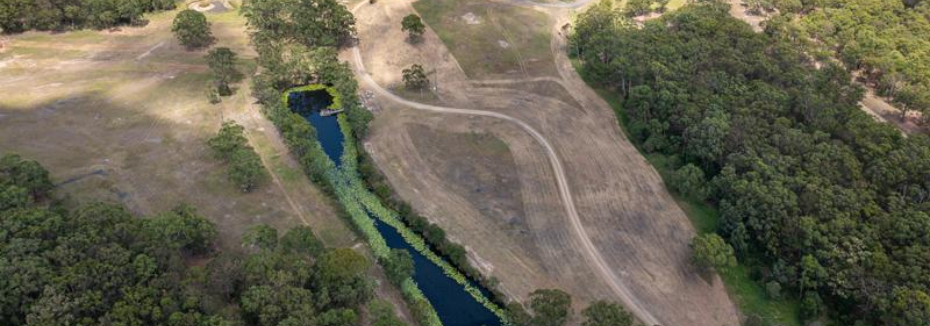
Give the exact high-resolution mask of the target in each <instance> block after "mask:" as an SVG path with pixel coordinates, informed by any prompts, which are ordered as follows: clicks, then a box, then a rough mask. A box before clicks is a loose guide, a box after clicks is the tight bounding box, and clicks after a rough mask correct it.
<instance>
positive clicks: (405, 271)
mask: <svg viewBox="0 0 930 326" xmlns="http://www.w3.org/2000/svg"><path fill="white" fill-rule="evenodd" d="M382 265H383V266H384V273H385V274H387V277H388V280H390V281H391V283H394V284H400V283H401V282H403V281H404V280H405V279H407V278H408V277H410V276H413V257H411V256H410V253H409V252H407V251H406V250H403V249H391V254H390V255H389V256H388V258H387V259H386V260H385V261H384V262H383V263H382Z"/></svg>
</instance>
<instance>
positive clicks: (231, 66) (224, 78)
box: [206, 47, 242, 96]
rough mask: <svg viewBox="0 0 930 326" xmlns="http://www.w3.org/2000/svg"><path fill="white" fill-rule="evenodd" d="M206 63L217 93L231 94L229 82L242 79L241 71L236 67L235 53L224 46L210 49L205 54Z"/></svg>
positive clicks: (221, 94) (222, 94)
mask: <svg viewBox="0 0 930 326" xmlns="http://www.w3.org/2000/svg"><path fill="white" fill-rule="evenodd" d="M206 59H207V65H209V66H210V71H211V72H212V73H213V82H214V83H215V84H216V90H217V95H219V96H229V95H232V89H230V88H229V84H230V83H235V82H238V81H240V80H242V73H241V72H239V70H237V69H236V53H235V52H233V51H232V50H230V49H229V48H226V47H218V48H215V49H212V50H210V52H209V53H207V56H206Z"/></svg>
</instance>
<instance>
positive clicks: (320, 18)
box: [242, 0, 355, 47]
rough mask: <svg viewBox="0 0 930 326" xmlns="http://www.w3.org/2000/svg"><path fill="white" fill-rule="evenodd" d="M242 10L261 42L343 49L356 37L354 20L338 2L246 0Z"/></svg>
mask: <svg viewBox="0 0 930 326" xmlns="http://www.w3.org/2000/svg"><path fill="white" fill-rule="evenodd" d="M242 9H243V14H244V15H245V16H246V18H248V22H249V27H250V28H251V29H252V33H253V35H252V37H253V40H254V39H256V38H257V39H259V40H260V42H266V41H272V40H273V41H278V42H282V41H293V42H296V43H299V44H302V45H304V46H307V47H318V46H342V45H345V44H347V43H348V42H349V41H351V39H352V38H353V37H355V17H354V16H352V13H351V12H349V10H348V9H347V8H346V7H345V6H343V5H342V4H340V3H339V2H338V1H337V0H283V1H282V0H248V1H246V2H245V3H244V4H243V7H242Z"/></svg>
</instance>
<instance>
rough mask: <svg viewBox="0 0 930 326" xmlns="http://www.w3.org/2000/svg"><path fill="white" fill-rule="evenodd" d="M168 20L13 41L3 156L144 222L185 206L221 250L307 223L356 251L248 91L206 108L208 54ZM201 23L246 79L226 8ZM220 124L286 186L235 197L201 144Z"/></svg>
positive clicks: (242, 41) (236, 31)
mask: <svg viewBox="0 0 930 326" xmlns="http://www.w3.org/2000/svg"><path fill="white" fill-rule="evenodd" d="M174 14H176V11H175V12H164V13H159V14H155V15H150V16H148V17H147V18H148V19H149V20H150V22H149V24H148V25H147V26H145V27H141V28H133V27H126V28H123V29H122V30H119V31H80V32H72V33H57V34H52V33H41V32H28V33H25V34H21V35H15V36H12V37H10V44H9V45H8V48H7V51H5V52H4V53H3V54H0V93H2V94H4V96H2V97H0V152H18V153H21V154H22V155H24V156H26V157H29V158H33V159H37V160H39V161H40V162H41V163H42V164H44V165H46V166H47V167H48V168H49V170H50V171H51V172H52V173H53V179H54V180H55V181H56V182H61V181H65V180H72V181H71V182H69V183H67V184H63V185H61V186H60V187H59V188H60V189H59V193H62V194H64V195H66V196H68V197H69V198H70V200H69V202H71V203H75V204H76V203H80V202H86V201H90V200H101V199H103V200H108V201H112V202H119V203H123V204H124V205H126V206H127V207H129V208H130V209H131V210H132V211H134V212H136V213H138V214H144V215H148V214H154V213H157V212H160V211H164V210H167V209H170V208H171V207H173V206H174V205H177V204H178V203H181V202H186V203H190V204H193V205H195V206H196V207H198V208H199V209H200V211H201V213H203V214H204V215H205V216H207V217H208V218H210V219H211V220H213V221H214V222H216V224H217V227H218V228H219V231H220V236H221V245H222V246H224V247H226V248H236V247H238V242H239V237H240V235H241V233H242V232H243V231H244V230H245V229H246V228H247V227H248V226H250V225H253V224H256V223H268V224H271V225H274V226H276V227H279V228H282V229H283V228H287V227H290V226H293V225H297V224H304V223H310V224H311V226H312V227H314V228H315V229H316V230H317V231H318V233H321V237H323V238H324V240H326V242H327V243H328V244H330V245H334V246H348V245H352V244H353V243H354V235H353V234H352V232H350V230H349V229H348V228H346V227H345V225H344V224H343V222H342V221H341V220H339V219H338V218H337V217H335V216H334V214H333V210H332V208H331V206H330V203H328V202H327V201H326V200H325V199H321V198H323V197H322V194H321V193H320V192H319V191H318V190H317V189H315V188H314V187H312V186H310V185H309V183H308V182H307V180H306V178H305V177H303V176H302V173H300V172H299V171H298V170H296V164H293V162H289V161H288V160H290V159H289V157H287V155H286V152H285V151H284V150H283V145H282V144H276V143H275V141H276V140H275V138H276V137H277V135H276V131H275V130H274V129H273V128H271V127H270V126H268V125H262V122H261V121H262V120H264V119H263V118H261V117H260V115H259V114H258V113H257V111H255V109H254V108H252V107H251V105H250V104H251V99H250V97H249V96H248V90H246V89H243V90H240V91H239V92H238V93H237V94H236V95H234V96H233V97H230V98H226V99H224V102H223V103H222V104H220V105H215V106H214V105H210V104H209V103H207V100H206V91H207V88H208V87H210V86H209V85H210V83H209V75H208V71H207V67H206V65H205V63H204V60H203V59H202V58H203V55H204V54H205V52H206V50H199V51H186V50H185V49H183V48H182V47H181V46H180V45H178V44H177V42H176V41H175V39H174V37H173V35H172V34H171V32H170V22H171V20H172V19H173V17H174ZM208 19H209V20H210V21H211V22H212V23H213V28H212V30H213V34H214V36H215V37H216V38H217V42H216V44H215V46H227V47H230V48H232V49H233V50H234V51H236V52H237V53H239V54H240V57H242V58H244V60H242V63H241V65H240V69H241V70H242V71H244V72H246V74H247V75H248V74H251V73H252V72H254V69H255V64H254V61H253V60H252V59H253V58H254V57H255V54H254V52H253V51H252V50H251V48H250V47H249V46H248V39H247V37H246V33H245V27H244V21H243V19H242V18H241V17H240V16H238V14H237V13H236V12H234V11H231V12H227V13H222V14H216V15H208ZM242 85H244V83H243V84H242ZM256 117H257V118H256ZM222 118H225V119H235V120H238V121H239V122H240V123H243V124H247V126H248V127H249V133H250V138H251V140H252V142H253V145H254V146H255V147H256V148H257V149H258V150H259V151H260V152H261V153H262V156H263V157H265V158H268V159H270V162H271V171H272V172H274V173H275V175H276V176H278V177H279V179H281V180H285V181H284V182H283V186H281V187H279V186H277V185H276V184H273V183H269V184H266V185H265V186H263V187H261V188H259V189H258V190H256V191H255V192H253V193H250V194H243V193H240V192H239V191H237V190H236V187H235V186H234V185H233V184H232V183H231V182H229V181H228V180H227V179H226V176H225V174H224V172H223V171H224V170H223V169H222V167H221V166H219V164H220V163H218V162H217V161H216V160H214V159H213V158H212V157H211V156H210V155H209V150H208V148H206V146H205V140H206V139H207V138H209V137H210V136H212V134H213V133H215V131H216V130H217V129H218V128H219V126H220V121H221V119H222ZM265 124H267V122H265ZM288 193H290V196H292V197H298V198H296V199H297V200H295V201H296V204H295V205H291V204H290V203H289V202H288V200H287V199H288V198H287V196H288ZM321 231H322V232H321Z"/></svg>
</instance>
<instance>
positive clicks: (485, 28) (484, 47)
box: [414, 0, 556, 79]
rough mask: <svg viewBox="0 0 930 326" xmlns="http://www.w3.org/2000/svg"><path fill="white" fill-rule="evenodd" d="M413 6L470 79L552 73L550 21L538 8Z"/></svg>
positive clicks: (437, 1) (454, 3)
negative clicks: (501, 75)
mask: <svg viewBox="0 0 930 326" xmlns="http://www.w3.org/2000/svg"><path fill="white" fill-rule="evenodd" d="M414 8H416V10H417V12H419V13H420V15H421V16H422V17H423V19H424V21H425V22H426V24H427V25H429V26H430V27H431V28H432V29H433V31H435V32H436V34H437V35H439V38H441V39H442V40H443V42H444V43H445V44H446V46H447V47H448V48H449V51H451V52H452V54H453V55H454V56H455V58H456V60H458V62H459V63H461V64H462V68H464V69H465V73H466V74H467V75H468V76H469V77H471V78H475V79H481V78H490V77H493V76H495V75H500V74H514V73H519V74H521V75H523V76H543V75H555V74H556V70H555V66H554V65H553V60H552V53H551V52H550V51H549V39H550V36H549V30H550V28H551V27H552V21H551V20H550V19H549V16H547V15H546V14H544V13H542V12H538V11H535V10H526V9H523V8H518V7H514V6H510V5H505V4H497V3H489V2H487V1H484V0H421V1H418V2H415V3H414ZM475 49H481V51H475Z"/></svg>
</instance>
